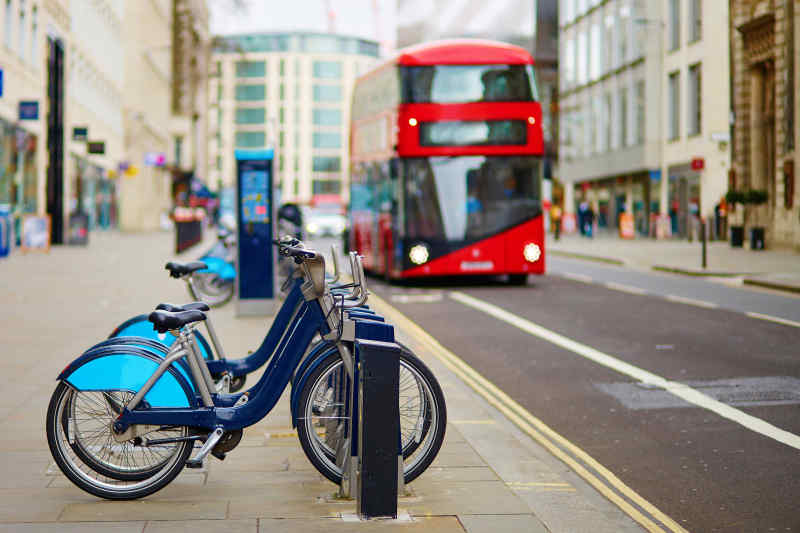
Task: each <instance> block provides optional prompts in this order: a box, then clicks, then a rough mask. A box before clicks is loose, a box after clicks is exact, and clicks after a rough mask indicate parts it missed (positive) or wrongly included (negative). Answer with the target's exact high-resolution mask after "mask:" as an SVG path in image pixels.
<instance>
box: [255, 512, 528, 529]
mask: <svg viewBox="0 0 800 533" xmlns="http://www.w3.org/2000/svg"><path fill="white" fill-rule="evenodd" d="M259 527H260V529H259V532H261V533H284V532H285V533H294V532H296V531H303V532H306V533H331V532H332V533H336V532H339V531H341V532H352V531H358V532H364V533H372V532H375V531H377V532H384V531H385V532H387V533H391V532H395V531H396V532H400V531H402V532H403V533H406V532H408V533H416V532H420V533H421V532H424V533H462V532H463V531H464V528H463V527H462V526H461V523H460V522H459V520H458V518H456V517H455V516H432V517H425V518H415V519H414V520H413V521H412V522H397V521H393V520H370V521H367V522H357V523H354V522H344V521H342V520H341V519H340V518H332V519H327V520H302V519H301V520H275V519H263V518H262V519H261V520H259ZM519 531H524V530H519Z"/></svg>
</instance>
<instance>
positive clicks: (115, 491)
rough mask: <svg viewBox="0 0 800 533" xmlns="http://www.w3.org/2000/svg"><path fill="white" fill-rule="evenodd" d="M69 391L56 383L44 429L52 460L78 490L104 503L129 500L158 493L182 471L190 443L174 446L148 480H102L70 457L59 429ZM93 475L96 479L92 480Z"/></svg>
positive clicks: (65, 434)
mask: <svg viewBox="0 0 800 533" xmlns="http://www.w3.org/2000/svg"><path fill="white" fill-rule="evenodd" d="M73 391H74V389H72V388H71V387H69V386H68V385H67V384H66V383H64V382H60V383H59V384H58V385H57V386H56V389H55V390H54V391H53V395H52V396H51V398H50V403H49V405H48V408H47V417H46V421H45V427H46V432H47V443H48V446H49V447H50V453H51V455H52V456H53V459H54V460H55V462H56V464H57V465H58V467H59V469H60V470H61V471H62V472H63V473H64V475H65V476H66V477H67V478H68V479H69V480H70V481H71V482H72V483H74V484H75V485H76V486H77V487H78V488H80V489H82V490H84V491H86V492H88V493H89V494H93V495H95V496H99V497H101V498H105V499H108V500H133V499H137V498H142V497H144V496H148V495H150V494H153V493H154V492H157V491H158V490H161V489H162V488H164V487H165V486H166V485H167V484H169V483H170V482H171V481H172V480H173V479H175V477H176V476H177V475H178V474H179V473H180V472H181V470H183V467H184V466H185V464H186V460H187V459H188V458H189V454H190V453H191V451H192V448H193V443H192V442H191V441H188V442H187V441H184V442H181V443H178V446H176V448H175V452H174V453H173V454H172V455H171V458H170V461H168V464H166V465H165V466H164V467H163V468H161V469H160V470H159V471H158V472H156V473H155V474H154V475H152V476H150V477H149V478H146V479H144V480H138V481H132V482H131V481H122V480H115V479H113V478H108V479H109V480H110V481H109V480H106V479H102V478H107V476H104V475H103V474H102V473H99V472H96V471H95V470H94V469H92V467H91V466H90V465H88V464H86V463H84V462H83V461H82V460H80V458H79V457H78V456H77V455H75V454H74V450H73V448H72V446H71V445H70V443H69V429H68V428H67V430H66V431H65V428H64V427H63V425H62V422H63V410H64V409H65V407H66V406H67V404H68V403H69V401H70V396H71V394H72V392H73ZM184 431H185V432H186V433H187V434H188V428H184ZM70 452H72V453H70ZM81 464H82V465H83V467H81ZM93 474H96V475H97V476H98V477H93ZM114 483H119V485H114ZM124 483H127V484H124Z"/></svg>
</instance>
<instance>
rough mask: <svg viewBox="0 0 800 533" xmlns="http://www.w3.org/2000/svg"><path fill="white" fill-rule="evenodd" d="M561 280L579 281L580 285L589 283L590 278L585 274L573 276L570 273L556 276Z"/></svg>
mask: <svg viewBox="0 0 800 533" xmlns="http://www.w3.org/2000/svg"><path fill="white" fill-rule="evenodd" d="M558 275H559V276H561V277H562V278H567V279H571V280H572V281H580V282H581V283H591V282H592V278H591V277H590V276H587V275H586V274H573V273H572V272H561V273H559V274H558Z"/></svg>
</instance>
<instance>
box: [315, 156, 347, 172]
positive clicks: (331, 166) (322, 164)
mask: <svg viewBox="0 0 800 533" xmlns="http://www.w3.org/2000/svg"><path fill="white" fill-rule="evenodd" d="M312 168H313V169H314V172H339V171H340V170H342V160H341V158H339V157H326V156H314V159H313V161H312Z"/></svg>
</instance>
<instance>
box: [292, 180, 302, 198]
mask: <svg viewBox="0 0 800 533" xmlns="http://www.w3.org/2000/svg"><path fill="white" fill-rule="evenodd" d="M293 189H294V195H295V197H297V196H300V180H294V187H293Z"/></svg>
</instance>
